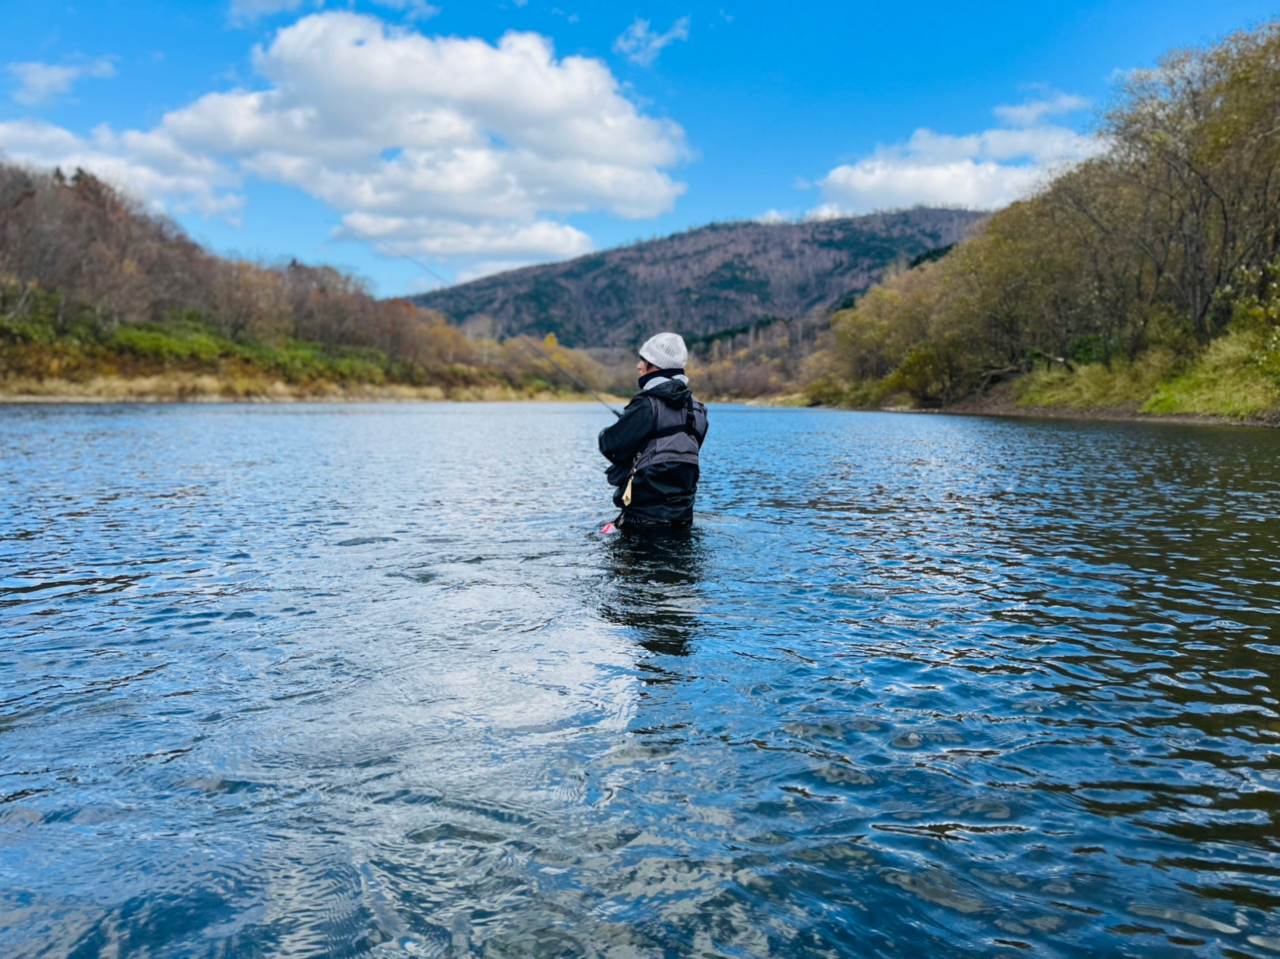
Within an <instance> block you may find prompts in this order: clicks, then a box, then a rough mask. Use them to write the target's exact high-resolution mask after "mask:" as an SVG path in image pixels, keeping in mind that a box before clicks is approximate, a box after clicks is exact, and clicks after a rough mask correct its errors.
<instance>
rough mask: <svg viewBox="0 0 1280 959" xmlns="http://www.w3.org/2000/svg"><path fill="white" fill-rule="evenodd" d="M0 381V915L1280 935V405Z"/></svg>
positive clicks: (989, 947) (142, 925)
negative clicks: (661, 447) (1130, 419)
mask: <svg viewBox="0 0 1280 959" xmlns="http://www.w3.org/2000/svg"><path fill="white" fill-rule="evenodd" d="M607 422H608V414H606V413H604V411H603V410H600V409H599V408H598V407H596V408H593V407H590V406H583V405H571V404H566V405H549V404H548V405H534V404H529V405H474V406H451V405H403V406H398V405H386V406H329V405H324V406H256V407H240V406H216V407H209V406H171V407H109V406H108V407H59V408H20V407H5V408H0V464H2V465H3V471H2V473H0V639H2V640H3V642H2V643H0V756H2V765H0V843H2V844H3V845H2V846H0V954H4V955H15V956H99V955H122V956H133V955H139V956H141V955H146V956H154V957H170V956H173V957H177V956H183V957H185V956H227V957H240V956H314V955H326V956H396V955H413V956H450V957H455V956H456V957H461V956H466V955H478V956H486V957H498V956H512V957H515V956H521V957H526V956H527V957H551V956H608V957H624V956H625V957H650V956H688V955H699V956H735V957H736V956H766V955H767V956H787V957H810V956H930V957H932V956H969V955H989V954H998V953H1001V952H1006V953H1009V954H1018V952H1019V950H1029V951H1030V952H1031V953H1032V954H1035V955H1044V956H1090V955H1132V956H1158V955H1196V956H1237V955H1257V956H1266V955H1277V954H1280V845H1278V839H1280V822H1278V820H1277V816H1278V814H1280V803H1277V789H1278V788H1280V755H1278V754H1277V750H1278V749H1280V716H1278V715H1277V710H1278V709H1280V707H1278V706H1277V696H1280V692H1278V689H1277V687H1278V686H1280V679H1278V674H1280V669H1278V667H1280V637H1277V635H1276V632H1275V626H1274V624H1275V622H1276V619H1277V617H1276V614H1275V609H1276V607H1277V605H1278V603H1277V600H1280V586H1278V585H1277V583H1278V582H1280V576H1278V575H1277V573H1278V569H1277V567H1278V566H1280V522H1277V519H1276V516H1277V508H1278V507H1280V478H1278V477H1277V474H1276V469H1275V467H1276V462H1277V453H1278V452H1280V433H1277V432H1267V431H1260V430H1249V429H1213V428H1205V427H1198V428H1196V427H1179V426H1170V425H1135V424H1071V423H1024V422H1005V421H997V420H981V419H964V418H943V417H933V416H905V415H891V414H857V413H845V412H834V411H812V410H780V409H775V410H768V409H745V408H733V407H720V408H713V410H712V429H711V435H710V438H709V441H708V445H707V448H706V450H705V451H704V484H703V490H702V492H701V494H700V507H701V511H700V515H699V524H698V526H697V527H696V528H695V531H694V532H693V533H692V534H691V535H688V536H685V537H679V536H677V537H674V538H665V539H659V540H655V541H650V542H634V541H630V540H618V539H616V538H615V539H613V540H605V539H603V538H601V537H600V536H599V535H597V534H596V533H595V532H594V530H595V529H597V528H598V527H599V526H600V525H601V523H603V522H604V521H605V520H606V519H608V518H609V512H608V504H607V490H606V489H605V487H604V486H603V475H602V470H601V465H602V464H601V461H600V460H599V459H598V456H597V454H596V453H595V451H594V442H595V432H596V430H598V429H599V428H600V427H601V426H602V425H604V424H605V423H607Z"/></svg>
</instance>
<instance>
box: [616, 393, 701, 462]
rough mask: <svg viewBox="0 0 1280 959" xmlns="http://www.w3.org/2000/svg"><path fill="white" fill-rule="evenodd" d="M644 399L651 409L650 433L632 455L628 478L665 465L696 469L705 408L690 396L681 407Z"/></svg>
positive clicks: (657, 399) (655, 399) (653, 398)
mask: <svg viewBox="0 0 1280 959" xmlns="http://www.w3.org/2000/svg"><path fill="white" fill-rule="evenodd" d="M647 399H648V400H649V405H650V406H651V407H652V409H653V430H652V431H651V432H650V433H649V438H648V439H646V440H645V444H644V446H642V447H641V448H640V452H639V454H637V456H636V460H635V463H634V465H633V466H632V468H631V475H632V476H635V475H636V474H637V473H641V472H643V471H644V470H647V469H649V468H651V467H654V466H660V465H664V464H667V463H683V464H687V465H689V466H694V467H696V466H697V465H698V450H699V449H700V448H701V447H702V441H703V440H704V439H706V436H707V408H706V407H705V406H704V405H702V403H700V402H698V401H697V400H695V399H694V398H693V394H692V393H690V394H689V395H688V396H687V397H686V398H685V401H684V405H683V406H677V407H674V408H673V407H671V406H668V405H667V404H666V403H664V402H663V401H662V400H660V399H659V398H658V397H656V396H649V397H647Z"/></svg>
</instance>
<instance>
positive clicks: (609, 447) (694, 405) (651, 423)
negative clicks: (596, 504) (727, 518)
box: [599, 379, 707, 525]
mask: <svg viewBox="0 0 1280 959" xmlns="http://www.w3.org/2000/svg"><path fill="white" fill-rule="evenodd" d="M655 401H656V402H659V403H662V404H664V405H665V406H666V407H667V408H668V409H669V410H671V411H679V417H677V418H676V420H677V422H679V421H680V417H684V416H686V415H687V414H690V413H692V412H693V411H696V412H697V414H698V415H697V417H696V419H697V421H698V422H699V423H700V425H701V430H702V432H701V434H700V435H699V434H698V433H696V432H694V433H693V434H692V435H693V438H694V440H695V441H696V442H695V443H693V444H688V445H687V446H688V449H691V450H694V452H693V453H692V454H691V455H690V454H687V453H686V454H684V455H674V456H664V455H662V454H661V453H658V454H657V455H656V456H655V455H654V451H653V450H650V451H649V452H648V453H646V454H645V455H644V456H643V457H641V454H642V453H645V450H646V447H648V446H649V445H650V444H651V443H654V442H656V437H655V435H654V434H655V422H656V420H655V415H654V402H655ZM664 418H668V419H669V418H671V417H670V416H669V415H667V416H665V417H664ZM706 430H707V425H706V407H704V406H703V405H702V404H701V403H699V402H698V401H697V400H694V399H693V394H692V393H690V391H689V387H688V386H686V385H685V384H684V383H683V382H682V381H680V380H677V379H672V380H668V381H667V382H665V383H660V384H658V385H657V386H655V387H653V388H652V389H649V390H643V391H641V392H639V393H637V394H636V395H635V396H634V397H632V399H631V402H630V403H628V404H627V408H626V409H625V410H623V413H622V417H621V418H620V419H619V420H618V422H616V423H614V424H613V425H612V426H609V427H606V428H605V429H603V430H601V431H600V440H599V442H600V452H601V453H602V454H604V456H605V458H606V459H607V460H609V462H610V464H612V465H610V467H609V469H608V472H607V474H606V475H607V477H608V480H609V484H610V485H611V486H614V487H616V489H615V490H614V494H613V502H614V504H615V505H616V506H617V507H618V508H619V509H621V510H622V514H623V517H624V519H625V520H628V521H630V522H631V523H632V524H634V525H644V524H667V523H687V522H689V521H691V520H692V519H693V504H694V498H695V496H696V494H697V490H698V478H699V467H698V464H697V453H696V450H697V449H698V448H699V447H701V445H702V441H703V439H705V437H706ZM638 457H639V458H640V462H641V463H642V464H644V463H647V465H641V466H640V468H638V469H637V470H636V472H635V475H634V477H633V476H632V469H633V467H634V466H635V465H636V463H637V458H638ZM628 480H630V481H631V503H630V505H626V504H624V503H623V501H622V499H623V494H624V492H625V491H626V487H627V482H628Z"/></svg>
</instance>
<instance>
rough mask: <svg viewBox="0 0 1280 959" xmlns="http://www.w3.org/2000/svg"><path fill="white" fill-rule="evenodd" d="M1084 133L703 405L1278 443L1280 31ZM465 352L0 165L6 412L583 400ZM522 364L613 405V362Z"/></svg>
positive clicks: (560, 358)
mask: <svg viewBox="0 0 1280 959" xmlns="http://www.w3.org/2000/svg"><path fill="white" fill-rule="evenodd" d="M1095 132H1096V134H1097V140H1096V143H1097V152H1096V153H1095V155H1094V156H1093V157H1092V158H1090V159H1088V160H1085V161H1083V162H1081V163H1078V164H1076V165H1074V166H1072V167H1070V168H1068V169H1066V170H1064V171H1062V172H1061V173H1059V174H1058V175H1057V176H1055V177H1053V178H1051V179H1049V180H1048V181H1047V182H1045V183H1044V184H1042V186H1041V187H1040V188H1039V190H1038V191H1037V192H1036V193H1035V194H1034V195H1033V196H1031V197H1030V198H1028V199H1025V200H1021V201H1018V202H1015V203H1013V204H1011V205H1010V206H1008V207H1005V208H1003V209H1001V210H998V211H996V212H995V213H993V214H991V215H990V216H988V217H986V218H985V219H983V220H982V221H980V222H979V223H978V224H977V225H976V226H975V227H974V228H973V229H972V232H971V233H970V234H969V235H968V236H967V237H966V238H964V239H962V240H960V241H959V242H957V243H954V244H951V245H949V246H945V247H941V248H938V249H935V250H932V251H929V252H927V253H925V254H923V255H921V256H917V257H916V258H915V259H914V260H911V261H909V262H902V263H900V264H898V265H896V266H893V267H890V268H889V269H887V270H884V271H883V272H881V273H879V274H877V276H878V282H877V283H875V284H873V285H871V286H870V288H869V289H865V290H860V291H859V292H858V293H857V294H856V295H853V294H851V295H850V296H848V297H846V298H845V299H844V301H843V302H841V303H839V304H838V305H836V306H835V307H834V312H833V313H831V314H830V322H829V329H827V328H825V327H826V325H827V324H825V323H824V322H822V321H821V317H820V316H819V315H818V314H813V315H806V316H805V317H794V318H791V319H776V320H775V319H772V318H770V319H768V320H767V321H764V320H762V321H759V322H755V323H751V324H747V325H746V326H744V327H742V328H738V327H732V328H729V329H726V330H724V331H722V334H723V335H721V334H716V335H715V336H710V337H693V338H692V339H691V340H690V345H691V347H694V355H693V356H692V357H691V361H690V374H691V376H692V377H694V378H695V380H696V382H697V383H698V384H699V385H700V387H701V392H702V393H703V394H704V395H706V396H707V397H708V398H710V399H713V400H717V399H718V400H722V401H723V400H730V401H744V402H753V403H788V404H803V405H810V406H834V407H844V408H854V409H881V410H894V409H913V410H935V411H942V412H954V413H987V414H992V415H1017V416H1047V417H1064V416H1070V417H1077V418H1094V419H1139V420H1158V419H1177V420H1179V421H1184V422H1188V421H1190V422H1223V423H1229V422H1238V423H1247V424H1256V425H1268V426H1273V425H1280V21H1276V22H1272V23H1269V24H1267V25H1265V26H1263V27H1260V28H1258V29H1255V30H1252V31H1245V32H1241V33H1237V34H1235V35H1233V36H1230V37H1227V38H1226V39H1225V40H1223V41H1221V42H1220V43H1218V44H1216V45H1213V46H1210V47H1206V48H1204V49H1195V50H1185V51H1175V52H1173V53H1171V54H1169V55H1167V56H1166V57H1164V58H1163V59H1162V60H1161V61H1160V63H1159V64H1158V66H1157V67H1155V68H1154V69H1150V70H1139V71H1134V72H1132V73H1130V74H1128V75H1127V76H1126V78H1125V79H1123V80H1122V81H1121V82H1120V84H1119V86H1118V88H1117V90H1116V92H1115V96H1114V99H1113V102H1112V104H1111V105H1110V107H1109V108H1108V109H1107V110H1106V111H1105V112H1104V113H1102V114H1101V116H1100V117H1099V118H1098V122H1097V129H1096V130H1095ZM815 321H817V322H818V323H819V325H820V326H822V327H824V328H823V329H822V331H821V332H820V333H816V334H815V333H814V330H813V326H814V323H815ZM492 326H493V324H490V325H489V328H492ZM483 328H485V325H484V324H479V325H478V326H477V325H476V324H471V323H468V327H467V328H463V327H460V326H458V325H457V324H455V323H452V322H450V320H449V319H448V318H447V317H445V316H444V315H442V314H440V313H438V312H436V311H433V310H429V309H425V308H423V307H421V306H418V305H416V304H415V303H414V302H412V301H410V300H408V299H390V300H378V299H375V298H374V297H372V296H371V295H370V294H369V293H368V292H367V291H366V290H365V288H364V287H363V285H362V284H361V282H360V281H359V280H358V279H356V278H354V277H352V276H349V275H346V274H343V273H341V272H339V271H337V270H335V269H333V268H331V267H326V266H308V265H304V264H301V263H298V262H297V261H296V260H295V261H292V262H289V263H288V264H276V265H269V264H262V263H252V262H249V261H246V260H237V259H228V258H222V257H218V256H215V255H213V254H211V253H210V252H208V251H207V250H204V249H203V248H201V247H200V246H199V245H197V244H196V243H194V242H193V241H191V240H190V239H189V238H188V237H186V236H185V234H183V233H182V231H181V230H180V229H179V228H178V227H177V226H176V225H175V224H173V223H172V222H171V221H169V220H167V219H165V218H163V217H160V216H157V215H155V214H153V213H151V212H148V211H146V210H144V209H143V208H142V207H141V206H140V205H139V204H138V203H137V202H136V201H134V200H131V199H130V198H129V197H127V196H125V195H124V194H122V193H120V192H119V191H117V190H116V189H115V188H113V187H112V186H110V185H109V184H107V183H104V182H103V181H101V180H99V179H97V178H96V177H94V176H93V175H92V174H90V173H86V172H85V171H83V170H76V171H75V172H74V174H73V175H71V176H70V177H68V176H66V175H64V174H63V172H62V171H61V170H54V171H52V172H43V171H39V170H34V169H29V168H24V167H19V166H16V165H13V164H9V163H5V162H2V161H0V402H3V401H24V402H25V401H30V402H40V401H45V402H53V401H58V400H67V401H95V400H108V401H121V400H138V401H164V400H214V399H221V400H298V399H359V400H374V399H432V400H435V399H439V400H509V399H526V398H527V399H569V398H574V399H577V398H585V397H586V394H585V393H581V392H579V391H578V390H577V389H576V388H575V387H573V386H572V385H570V384H569V382H568V381H567V379H566V378H565V377H564V376H563V374H561V373H560V372H559V371H557V370H556V369H555V368H554V367H553V366H552V364H550V363H548V362H547V360H546V359H545V358H543V357H542V356H540V355H538V351H537V350H534V349H532V348H530V344H528V343H525V342H523V341H522V340H521V339H519V338H515V339H506V340H500V339H498V338H497V337H496V336H483V335H476V329H483ZM704 340H705V341H706V342H705V343H704V342H702V341H704ZM540 349H541V350H543V351H546V352H547V353H550V354H551V355H552V356H553V357H554V358H555V360H556V362H558V363H560V364H561V365H562V366H564V367H566V368H567V369H569V370H570V371H571V372H572V373H573V375H575V376H577V377H578V378H579V379H581V380H583V381H584V382H586V383H587V384H589V385H590V386H591V387H592V388H593V389H595V390H597V391H599V392H601V393H609V394H612V395H614V396H617V397H625V396H629V395H630V394H631V393H632V392H633V384H634V380H633V378H632V376H633V375H632V373H631V371H630V364H629V362H627V363H623V362H622V359H621V357H622V356H623V355H625V354H626V353H627V351H626V350H618V349H614V350H604V349H600V350H585V349H570V348H567V347H565V346H564V345H562V344H560V343H559V342H557V340H556V338H555V336H554V334H548V335H547V336H546V338H545V339H544V340H543V341H542V343H541V345H540Z"/></svg>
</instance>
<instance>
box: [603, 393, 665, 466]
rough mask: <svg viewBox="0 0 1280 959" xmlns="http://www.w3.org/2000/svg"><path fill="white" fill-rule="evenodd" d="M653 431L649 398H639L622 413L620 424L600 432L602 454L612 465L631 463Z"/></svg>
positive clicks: (607, 427)
mask: <svg viewBox="0 0 1280 959" xmlns="http://www.w3.org/2000/svg"><path fill="white" fill-rule="evenodd" d="M652 429H653V407H652V406H650V404H649V398H648V397H647V396H637V397H635V398H634V399H633V400H632V401H631V402H630V403H628V404H627V408H626V409H625V410H623V411H622V416H621V417H620V418H619V419H618V422H616V423H614V424H613V425H612V426H606V427H605V428H604V429H602V430H601V431H600V438H599V444H600V452H601V453H602V454H603V455H604V458H605V459H607V460H608V461H609V462H610V463H625V462H627V461H629V460H630V459H631V458H632V457H633V456H635V455H636V453H638V452H640V448H641V447H642V446H644V441H645V440H646V439H647V438H648V436H649V433H650V431H651V430H652Z"/></svg>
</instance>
